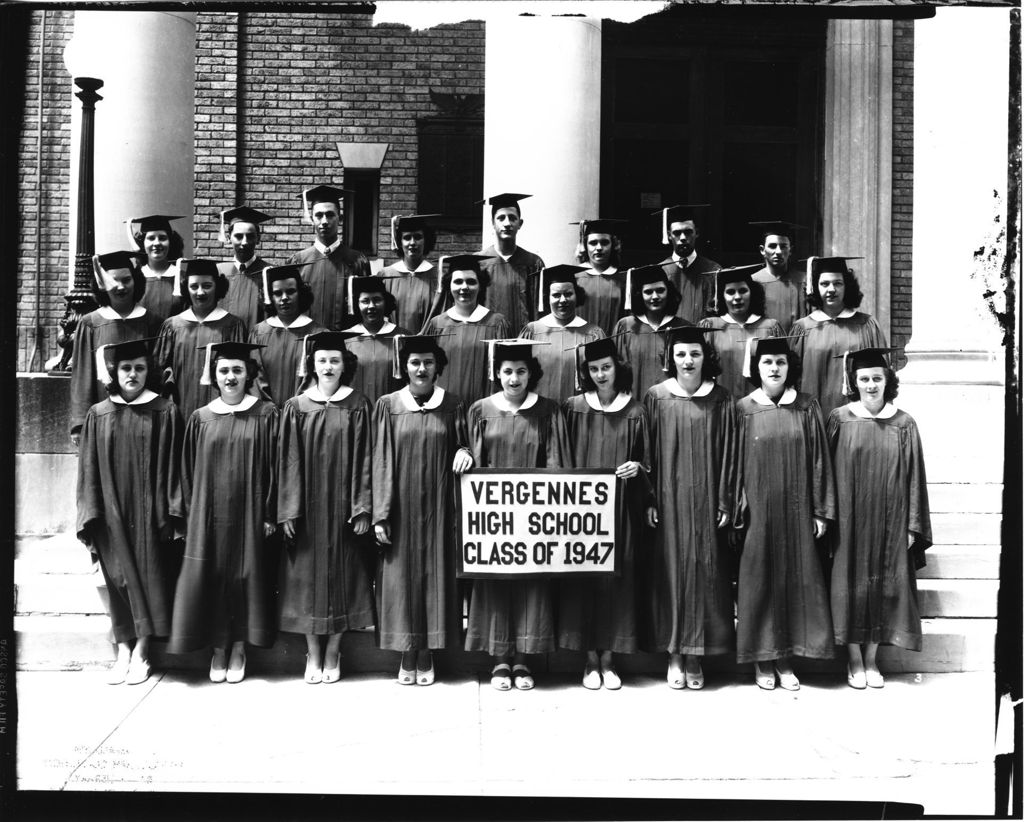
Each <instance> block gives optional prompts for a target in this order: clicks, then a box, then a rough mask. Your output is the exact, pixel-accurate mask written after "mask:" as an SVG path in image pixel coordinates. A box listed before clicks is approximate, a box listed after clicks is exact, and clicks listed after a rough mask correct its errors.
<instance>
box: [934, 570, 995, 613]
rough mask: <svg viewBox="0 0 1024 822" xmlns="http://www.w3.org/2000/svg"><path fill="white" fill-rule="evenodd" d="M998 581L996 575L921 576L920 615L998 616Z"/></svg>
mask: <svg viewBox="0 0 1024 822" xmlns="http://www.w3.org/2000/svg"><path fill="white" fill-rule="evenodd" d="M998 596H999V581H998V580H995V579H919V580H918V581H917V601H918V606H919V607H920V609H921V617H922V618H928V617H966V618H970V619H974V618H979V617H995V615H996V602H997V598H998Z"/></svg>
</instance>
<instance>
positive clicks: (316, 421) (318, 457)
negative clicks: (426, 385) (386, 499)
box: [277, 331, 374, 685]
mask: <svg viewBox="0 0 1024 822" xmlns="http://www.w3.org/2000/svg"><path fill="white" fill-rule="evenodd" d="M349 336H354V335H353V334H352V333H351V332H348V331H341V332H338V331H323V332H321V333H318V334H314V335H312V336H311V337H310V338H309V342H308V349H309V353H308V355H307V356H306V358H305V359H306V371H307V372H308V373H309V374H310V375H312V379H313V382H312V384H311V385H310V386H309V388H307V389H306V390H305V391H303V392H302V393H301V394H299V395H298V396H296V397H293V398H292V399H290V400H288V402H286V403H285V405H284V410H283V411H282V413H281V431H280V436H279V437H278V443H279V451H278V489H277V521H278V523H279V524H280V525H281V528H282V531H283V532H284V536H285V539H286V540H287V543H286V545H285V547H284V549H283V550H282V552H281V568H280V577H279V579H280V585H279V591H280V595H279V599H278V615H279V623H278V625H279V627H280V629H281V630H282V631H286V632H288V633H294V634H305V636H306V671H305V675H304V679H305V681H306V682H307V683H308V684H310V685H315V684H317V683H319V682H325V683H332V682H337V681H338V679H339V678H340V676H341V637H342V634H343V632H345V631H350V630H352V629H354V628H365V627H367V626H369V625H373V624H374V613H373V585H372V582H371V578H370V575H369V573H368V572H367V568H366V565H365V563H364V561H363V557H362V556H361V546H358V545H357V544H356V538H357V537H359V536H361V535H363V534H366V533H367V532H368V531H369V528H370V514H371V510H372V503H371V487H370V483H371V479H370V470H371V468H370V466H371V458H372V450H373V438H372V429H371V425H372V422H371V409H370V403H369V402H368V401H367V399H366V397H364V396H363V395H362V394H360V393H359V392H358V391H354V390H353V389H352V387H351V386H350V385H348V383H349V381H350V380H351V378H352V376H353V372H354V369H355V364H356V363H355V357H354V356H353V355H352V354H351V353H350V352H349V351H348V350H347V349H346V348H345V338H346V337H349ZM322 636H326V637H327V641H326V648H321V637H322Z"/></svg>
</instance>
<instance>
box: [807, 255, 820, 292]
mask: <svg viewBox="0 0 1024 822" xmlns="http://www.w3.org/2000/svg"><path fill="white" fill-rule="evenodd" d="M817 259H818V258H817V257H808V258H807V276H806V277H805V279H804V293H805V294H807V296H810V295H811V294H813V293H814V261H815V260H817Z"/></svg>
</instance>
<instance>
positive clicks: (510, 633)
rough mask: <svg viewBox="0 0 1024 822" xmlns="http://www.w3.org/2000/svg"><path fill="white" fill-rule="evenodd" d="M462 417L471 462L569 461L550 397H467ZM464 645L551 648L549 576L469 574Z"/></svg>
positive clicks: (498, 651) (492, 650)
mask: <svg viewBox="0 0 1024 822" xmlns="http://www.w3.org/2000/svg"><path fill="white" fill-rule="evenodd" d="M467 422H468V425H469V441H470V449H471V450H472V452H473V458H474V460H475V465H476V467H477V468H571V467H572V450H571V448H570V447H569V441H568V437H567V434H566V430H565V420H564V418H563V417H562V412H561V409H560V408H559V404H558V403H556V402H555V401H554V400H550V399H548V398H547V397H540V396H538V395H536V394H533V393H530V394H528V395H527V398H526V400H525V401H524V402H523V405H522V406H520V408H519V411H518V412H515V413H513V412H512V411H509V410H507V406H506V404H505V402H504V398H503V396H502V395H501V394H495V395H492V396H490V397H486V398H485V399H482V400H477V401H476V402H475V403H473V405H471V406H470V408H469V412H468V414H467ZM466 650H467V651H486V652H487V653H488V654H490V655H491V656H502V657H503V656H511V655H512V654H514V653H517V652H518V653H523V654H543V653H548V652H550V651H553V650H555V625H554V613H553V603H552V588H551V583H550V582H549V580H547V579H528V580H486V579H475V580H473V594H472V597H471V599H470V604H469V627H468V631H467V633H466Z"/></svg>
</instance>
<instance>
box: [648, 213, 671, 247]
mask: <svg viewBox="0 0 1024 822" xmlns="http://www.w3.org/2000/svg"><path fill="white" fill-rule="evenodd" d="M648 225H650V223H648ZM661 244H662V245H670V244H671V241H670V240H669V237H668V209H667V208H663V209H662V210H661Z"/></svg>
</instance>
